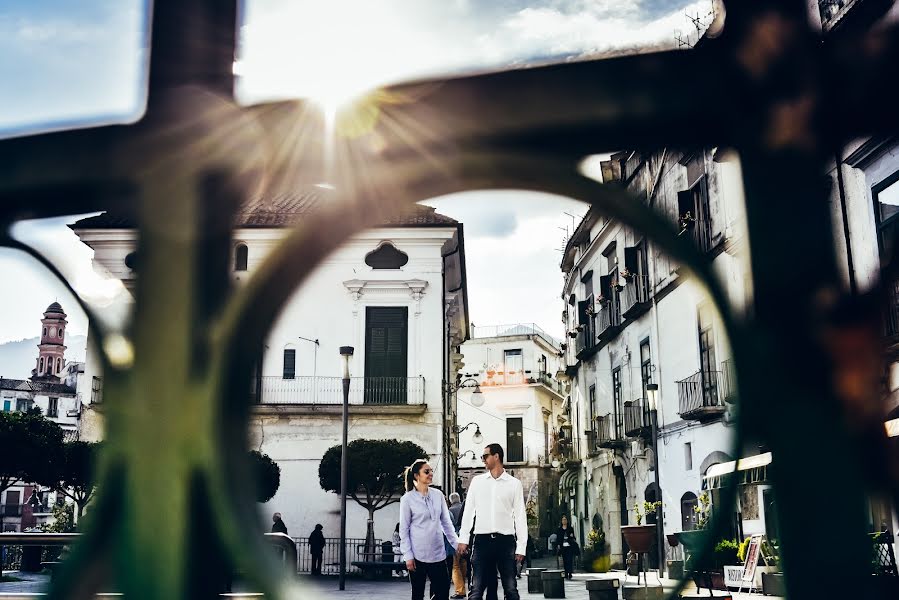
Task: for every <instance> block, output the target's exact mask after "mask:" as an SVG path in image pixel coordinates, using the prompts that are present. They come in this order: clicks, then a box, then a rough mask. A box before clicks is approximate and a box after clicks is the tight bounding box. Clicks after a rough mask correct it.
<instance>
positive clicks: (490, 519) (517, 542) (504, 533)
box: [459, 444, 528, 600]
mask: <svg viewBox="0 0 899 600" xmlns="http://www.w3.org/2000/svg"><path fill="white" fill-rule="evenodd" d="M481 458H482V459H483V460H484V465H485V466H486V467H487V472H486V473H484V474H483V475H478V476H477V477H475V478H474V479H472V480H471V485H470V486H469V488H468V496H467V498H466V499H465V512H464V513H463V515H462V527H461V529H460V531H461V533H460V543H459V552H467V551H468V546H469V543H471V545H472V555H471V569H472V571H473V572H474V576H473V578H472V582H471V590H470V591H469V593H468V598H469V600H482V598H483V596H484V592H485V591H486V590H487V588H488V586H489V584H490V579H491V578H492V579H493V580H494V581H495V580H496V574H497V571H499V576H500V581H501V583H502V585H503V592H504V593H505V597H506V600H519V599H520V596H519V594H518V583H517V581H516V578H515V576H516V574H517V571H518V569H517V563H519V562H521V561H523V560H524V555H525V549H526V548H527V542H528V523H527V515H526V514H525V509H524V491H523V489H522V486H521V482H520V481H519V480H517V479H515V478H514V477H512V476H511V475H509V473H508V472H506V470H505V468H504V467H503V459H504V458H505V453H504V452H503V447H502V446H500V445H499V444H490V445H489V446H487V447H486V448H484V454H483V456H482V457H481ZM472 526H474V539H471V537H470V536H469V531H471V528H472Z"/></svg>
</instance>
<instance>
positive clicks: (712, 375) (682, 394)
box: [677, 371, 724, 418]
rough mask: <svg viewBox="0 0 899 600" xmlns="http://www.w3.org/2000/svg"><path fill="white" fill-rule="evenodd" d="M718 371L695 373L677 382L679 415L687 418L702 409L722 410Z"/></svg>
mask: <svg viewBox="0 0 899 600" xmlns="http://www.w3.org/2000/svg"><path fill="white" fill-rule="evenodd" d="M720 382H721V372H720V371H697V372H696V373H694V374H692V375H690V376H689V377H687V378H686V379H681V380H680V381H678V382H677V398H678V404H679V406H680V411H679V413H680V415H681V417H683V418H689V417H690V416H693V415H695V414H696V413H698V412H701V411H703V409H719V408H720V409H723V408H724V398H723V395H722V394H721V384H720Z"/></svg>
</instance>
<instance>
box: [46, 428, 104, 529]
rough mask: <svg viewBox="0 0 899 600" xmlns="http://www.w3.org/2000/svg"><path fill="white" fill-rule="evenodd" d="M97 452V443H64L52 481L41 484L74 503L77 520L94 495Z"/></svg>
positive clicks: (98, 444)
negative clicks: (60, 458)
mask: <svg viewBox="0 0 899 600" xmlns="http://www.w3.org/2000/svg"><path fill="white" fill-rule="evenodd" d="M99 450H100V443H99V442H81V441H73V442H66V443H64V444H63V446H62V460H61V461H60V462H59V464H58V468H57V469H56V472H55V473H54V474H53V479H52V480H49V481H44V482H41V483H44V484H45V485H47V486H48V487H52V488H53V489H55V490H56V491H58V492H60V493H62V494H63V495H65V496H66V497H67V498H70V499H71V500H72V501H73V502H74V503H75V511H76V514H77V515H78V517H79V518H81V516H82V515H83V514H84V505H85V504H87V502H88V500H90V499H91V496H92V495H93V493H94V461H95V460H96V458H97V453H98V452H99Z"/></svg>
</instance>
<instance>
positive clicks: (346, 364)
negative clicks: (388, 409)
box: [338, 346, 353, 590]
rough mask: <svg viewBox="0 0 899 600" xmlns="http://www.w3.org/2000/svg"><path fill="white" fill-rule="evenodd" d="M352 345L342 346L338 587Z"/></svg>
mask: <svg viewBox="0 0 899 600" xmlns="http://www.w3.org/2000/svg"><path fill="white" fill-rule="evenodd" d="M352 355H353V347H352V346H341V347H340V356H342V357H343V438H342V439H341V443H340V552H339V554H340V558H339V560H340V576H339V578H338V587H339V588H340V589H341V590H343V589H344V587H345V586H346V488H347V456H346V455H347V433H348V430H349V405H350V357H351V356H352Z"/></svg>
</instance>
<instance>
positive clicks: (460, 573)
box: [449, 492, 468, 599]
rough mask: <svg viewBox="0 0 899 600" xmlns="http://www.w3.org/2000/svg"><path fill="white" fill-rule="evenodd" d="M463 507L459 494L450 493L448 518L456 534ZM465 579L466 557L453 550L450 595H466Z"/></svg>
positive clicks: (466, 578)
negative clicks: (453, 591) (451, 593)
mask: <svg viewBox="0 0 899 600" xmlns="http://www.w3.org/2000/svg"><path fill="white" fill-rule="evenodd" d="M463 509H464V506H463V504H462V498H461V497H460V496H459V494H458V493H456V492H453V493H452V494H450V506H449V511H450V518H451V519H452V521H453V527H454V528H455V530H456V535H457V536H458V535H459V530H460V528H461V527H462V511H463ZM467 580H468V558H467V557H466V556H465V555H464V554H462V553H461V552H455V553H454V554H453V586H454V587H455V594H453V596H452V597H453V598H454V599H459V598H465V597H466V596H467V592H466V591H465V587H466V586H465V582H466V581H467Z"/></svg>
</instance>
